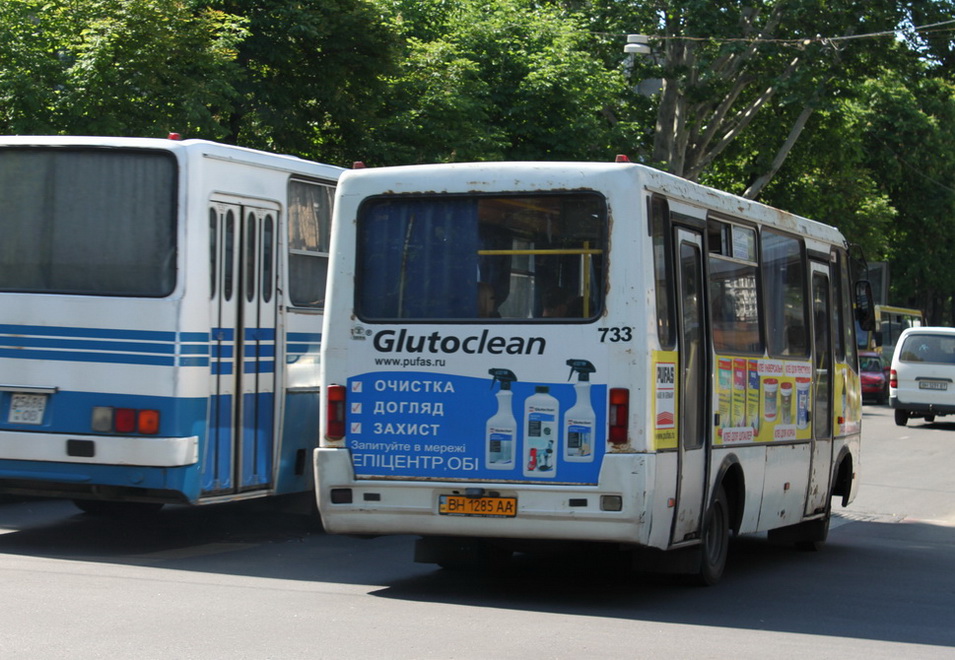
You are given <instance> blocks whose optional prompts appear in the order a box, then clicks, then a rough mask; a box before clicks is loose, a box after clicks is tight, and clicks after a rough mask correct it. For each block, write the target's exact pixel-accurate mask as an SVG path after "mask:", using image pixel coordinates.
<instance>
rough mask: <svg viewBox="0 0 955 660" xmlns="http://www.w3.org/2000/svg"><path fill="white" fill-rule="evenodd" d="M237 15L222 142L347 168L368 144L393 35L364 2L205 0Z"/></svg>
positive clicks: (393, 46)
mask: <svg viewBox="0 0 955 660" xmlns="http://www.w3.org/2000/svg"><path fill="white" fill-rule="evenodd" d="M212 6H214V7H215V8H217V9H219V10H221V11H223V12H227V13H230V14H235V15H238V16H242V17H244V19H245V20H246V21H247V25H248V31H249V34H248V36H247V37H246V38H245V39H244V40H243V41H242V42H241V43H240V44H239V47H238V55H237V58H236V63H237V64H238V65H239V67H241V70H242V72H243V75H242V76H241V77H240V78H239V79H238V80H237V81H236V82H235V88H236V90H237V92H238V94H237V101H236V103H235V104H234V107H233V109H232V112H231V113H230V114H229V116H228V117H227V119H226V121H225V122H224V123H225V125H226V127H227V129H228V137H227V140H228V141H230V142H235V143H237V144H242V145H245V146H251V147H257V148H262V149H270V150H275V151H288V152H293V153H297V154H300V155H303V156H307V157H312V158H315V159H318V160H325V161H328V162H342V163H350V162H351V161H352V160H354V159H355V158H356V157H358V156H359V155H360V151H362V150H364V149H365V148H367V146H368V141H367V137H366V133H367V130H368V126H370V125H373V123H374V117H375V113H376V111H377V108H378V104H379V101H378V100H377V99H378V96H379V92H380V88H379V80H380V78H381V77H382V76H383V75H387V74H388V72H389V71H390V70H391V68H392V61H393V58H394V57H395V53H396V48H397V41H396V39H397V37H396V35H394V34H393V33H392V32H391V31H390V30H389V29H387V27H386V25H385V23H384V20H383V17H382V14H381V12H380V11H379V9H378V8H377V7H376V6H375V5H373V4H371V3H369V2H366V1H365V0H213V1H212Z"/></svg>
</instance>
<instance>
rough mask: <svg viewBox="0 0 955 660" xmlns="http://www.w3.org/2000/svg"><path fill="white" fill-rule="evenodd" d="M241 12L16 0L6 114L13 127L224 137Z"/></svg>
mask: <svg viewBox="0 0 955 660" xmlns="http://www.w3.org/2000/svg"><path fill="white" fill-rule="evenodd" d="M242 24H243V21H242V19H240V18H238V17H236V16H232V15H229V14H225V13H222V12H219V11H215V10H210V9H206V8H201V7H199V8H196V7H193V6H191V5H190V4H189V3H186V2H182V1H180V0H104V1H93V0H73V1H72V2H70V3H69V4H64V3H47V2H40V1H37V0H8V2H6V3H4V4H3V5H2V6H0V44H2V45H0V55H2V61H3V62H4V66H3V67H2V71H0V122H3V124H4V126H3V130H5V131H6V132H9V133H72V134H92V135H165V134H166V133H167V132H168V131H169V130H172V129H176V130H179V131H182V132H184V133H186V132H188V133H198V134H204V135H207V136H209V137H221V136H222V135H223V131H222V130H221V127H220V125H219V123H218V117H216V116H215V114H214V110H213V109H214V108H222V107H228V106H229V104H230V102H231V99H232V97H233V89H232V86H231V84H230V83H231V80H233V79H234V78H235V76H236V75H237V70H236V69H235V67H234V64H233V60H234V57H235V46H236V44H237V43H238V42H239V41H240V40H241V39H242V38H243V37H244V36H245V32H244V29H243V27H242Z"/></svg>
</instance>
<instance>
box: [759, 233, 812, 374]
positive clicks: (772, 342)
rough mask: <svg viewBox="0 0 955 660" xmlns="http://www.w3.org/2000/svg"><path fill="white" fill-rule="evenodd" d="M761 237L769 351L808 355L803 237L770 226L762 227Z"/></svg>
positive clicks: (790, 354) (772, 353)
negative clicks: (782, 232) (801, 238)
mask: <svg viewBox="0 0 955 660" xmlns="http://www.w3.org/2000/svg"><path fill="white" fill-rule="evenodd" d="M760 240H761V245H762V266H763V270H762V277H763V303H764V306H765V318H766V343H767V345H768V348H769V354H770V355H771V356H775V357H792V356H798V357H805V356H806V355H809V341H808V337H809V333H808V331H807V327H806V299H807V296H806V277H805V273H806V266H805V261H804V259H803V247H802V241H801V240H800V239H798V238H794V237H792V236H786V235H785V234H780V233H778V232H775V231H772V230H769V229H763V231H762V232H761V234H760Z"/></svg>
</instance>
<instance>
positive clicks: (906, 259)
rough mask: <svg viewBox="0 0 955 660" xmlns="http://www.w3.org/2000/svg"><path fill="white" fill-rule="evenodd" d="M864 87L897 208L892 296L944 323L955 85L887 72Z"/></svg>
mask: <svg viewBox="0 0 955 660" xmlns="http://www.w3.org/2000/svg"><path fill="white" fill-rule="evenodd" d="M926 73H928V72H926ZM865 89H866V91H867V93H868V99H867V104H866V117H865V118H866V128H865V132H864V140H865V145H866V153H867V156H868V167H869V168H870V170H871V171H872V172H873V173H874V176H875V177H876V178H877V180H878V182H879V185H880V187H881V188H882V189H883V190H884V191H885V192H886V193H887V194H888V196H889V197H890V199H891V200H892V204H893V206H894V207H895V208H896V209H897V210H898V218H897V220H896V221H895V222H894V223H893V224H892V225H891V227H890V228H889V230H888V232H887V235H886V257H887V258H888V261H889V265H890V272H891V275H892V300H893V301H897V302H899V303H901V304H905V305H908V306H912V307H918V308H920V309H922V310H924V311H925V313H926V317H927V319H928V320H929V322H930V323H932V324H940V323H941V322H942V321H943V319H944V316H943V313H944V308H945V307H946V306H949V309H952V308H951V300H952V294H953V293H955V264H953V263H952V254H953V253H955V128H953V127H955V84H953V83H952V82H951V81H948V80H945V79H943V78H938V77H935V76H934V75H923V76H922V77H921V78H916V79H912V78H910V77H903V76H900V75H899V74H898V73H897V72H894V71H885V72H883V75H881V76H880V77H879V78H878V79H873V80H870V81H868V82H867V83H866V86H865ZM951 322H952V323H953V324H955V318H952V319H951Z"/></svg>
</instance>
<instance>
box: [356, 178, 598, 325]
mask: <svg viewBox="0 0 955 660" xmlns="http://www.w3.org/2000/svg"><path fill="white" fill-rule="evenodd" d="M569 196H576V197H581V196H587V197H593V198H594V199H596V200H599V206H600V219H599V223H600V226H599V238H598V241H599V245H598V246H597V247H590V248H583V247H582V248H577V250H579V252H580V254H581V256H583V255H584V254H585V253H588V252H589V253H591V255H599V256H602V257H603V263H602V264H601V268H600V272H598V273H596V274H597V275H598V276H599V280H600V282H599V289H598V290H599V292H600V296H599V299H598V300H597V301H596V302H597V304H596V305H593V303H591V309H590V310H589V312H590V314H589V316H586V317H579V318H578V317H573V316H554V317H549V316H537V315H534V316H530V317H493V316H492V317H481V316H474V317H460V318H458V317H434V318H419V317H407V318H405V317H398V318H391V317H376V316H370V315H368V314H366V313H365V311H364V309H363V306H362V303H361V296H362V292H363V290H364V289H363V284H364V282H363V279H364V278H363V264H364V260H365V259H366V258H367V257H366V256H365V255H363V254H362V252H361V248H362V240H361V229H362V220H363V218H364V217H366V208H367V207H368V206H370V205H372V204H375V203H377V202H379V201H381V200H391V201H395V200H399V201H400V200H412V201H422V200H429V199H435V200H444V199H481V198H487V199H501V198H508V197H511V198H531V197H569ZM355 216H356V220H355V227H356V229H355V231H356V239H355V273H354V286H353V287H352V293H353V300H352V309H353V311H354V314H355V318H357V319H358V320H360V321H362V322H363V323H369V324H376V325H387V324H402V325H406V324H407V325H416V324H437V325H458V324H460V325H481V324H483V325H555V324H560V325H569V324H575V325H583V324H592V323H596V322H597V321H599V320H600V319H601V318H602V317H603V315H604V314H605V312H606V305H607V292H608V289H609V277H610V261H609V254H610V234H611V224H612V212H611V209H610V204H609V202H608V200H607V196H606V194H605V193H604V192H601V191H600V190H593V189H574V190H534V191H498V192H432V193H396V194H378V195H371V196H368V197H366V198H364V199H363V200H362V202H361V204H360V205H359V207H358V210H357V212H356V214H355ZM478 224H480V220H479V221H478ZM516 235H517V234H515V236H516ZM481 252H484V253H489V252H513V253H515V254H517V253H524V254H529V253H531V252H535V253H537V254H540V255H544V256H547V255H549V254H556V253H560V252H566V250H560V249H558V250H551V249H549V248H539V249H536V250H500V251H496V250H482V251H481ZM532 272H533V273H535V274H536V268H535V269H534V271H532ZM513 273H514V271H511V274H512V275H513ZM590 282H591V285H592V286H593V285H595V284H596V280H590ZM535 284H536V283H535ZM578 284H579V283H578Z"/></svg>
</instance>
